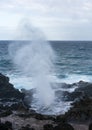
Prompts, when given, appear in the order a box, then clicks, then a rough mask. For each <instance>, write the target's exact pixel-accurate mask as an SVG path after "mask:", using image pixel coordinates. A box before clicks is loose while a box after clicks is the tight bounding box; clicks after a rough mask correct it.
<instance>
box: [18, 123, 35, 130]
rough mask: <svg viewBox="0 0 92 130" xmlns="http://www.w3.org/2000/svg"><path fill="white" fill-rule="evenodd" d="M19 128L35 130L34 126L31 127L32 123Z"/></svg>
mask: <svg viewBox="0 0 92 130" xmlns="http://www.w3.org/2000/svg"><path fill="white" fill-rule="evenodd" d="M19 130H35V129H34V128H30V125H29V124H28V125H26V126H23V127H22V128H21V129H19Z"/></svg>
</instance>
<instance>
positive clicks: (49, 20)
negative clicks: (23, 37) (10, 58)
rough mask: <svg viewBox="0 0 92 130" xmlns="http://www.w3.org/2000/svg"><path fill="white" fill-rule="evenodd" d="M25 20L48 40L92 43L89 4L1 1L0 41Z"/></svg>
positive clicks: (84, 0) (61, 0)
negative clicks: (88, 41) (40, 31)
mask: <svg viewBox="0 0 92 130" xmlns="http://www.w3.org/2000/svg"><path fill="white" fill-rule="evenodd" d="M26 18H27V19H28V20H29V21H30V22H31V23H32V25H33V26H35V27H37V28H39V29H40V30H42V32H44V34H45V35H46V37H47V39H48V40H92V0H0V39H1V40H12V38H13V37H14V35H15V32H16V29H17V28H18V26H19V24H20V21H21V22H22V21H23V20H24V19H26Z"/></svg>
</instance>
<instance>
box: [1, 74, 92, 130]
mask: <svg viewBox="0 0 92 130" xmlns="http://www.w3.org/2000/svg"><path fill="white" fill-rule="evenodd" d="M74 86H76V88H75V90H74V91H71V92H68V91H63V92H62V91H59V90H55V95H56V96H57V98H58V99H60V100H62V99H63V100H64V101H74V102H73V103H72V104H71V105H72V107H71V108H70V110H69V111H68V112H66V113H65V114H63V115H57V116H56V115H52V116H51V115H42V114H39V113H37V112H35V111H34V110H31V109H29V107H30V105H29V104H31V100H32V96H33V94H34V93H35V90H34V89H32V90H30V91H27V90H24V89H22V90H21V92H20V91H19V90H18V89H15V88H14V86H13V85H12V84H11V83H9V78H8V77H7V76H4V75H2V74H0V119H1V122H0V128H2V130H39V129H40V130H49V128H50V130H59V129H60V130H61V129H62V130H66V129H69V130H74V128H73V127H72V126H75V125H70V124H71V122H72V123H73V122H76V123H77V122H78V123H80V122H82V123H84V124H85V122H88V121H89V122H92V84H91V83H88V82H84V81H80V82H78V83H74V84H63V87H62V85H60V84H59V87H62V88H63V89H65V88H66V89H70V88H73V87H74ZM54 89H55V88H54ZM29 97H31V100H29ZM7 121H8V122H7ZM6 122H7V123H6ZM90 124H91V123H90ZM88 125H89V124H87V126H88ZM6 126H7V128H6ZM8 126H9V128H8ZM90 127H91V125H90ZM87 128H88V127H87ZM75 130H79V129H76V127H75ZM85 130H86V129H85Z"/></svg>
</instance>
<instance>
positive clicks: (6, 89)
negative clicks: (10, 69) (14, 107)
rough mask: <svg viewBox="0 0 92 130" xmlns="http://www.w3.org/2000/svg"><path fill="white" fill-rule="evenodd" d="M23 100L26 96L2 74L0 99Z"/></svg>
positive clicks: (0, 75)
mask: <svg viewBox="0 0 92 130" xmlns="http://www.w3.org/2000/svg"><path fill="white" fill-rule="evenodd" d="M7 98H15V99H23V98H24V94H23V93H21V92H20V91H19V90H18V89H15V88H14V86H13V85H12V84H11V83H9V78H8V77H6V76H4V75H2V74H1V73H0V99H7Z"/></svg>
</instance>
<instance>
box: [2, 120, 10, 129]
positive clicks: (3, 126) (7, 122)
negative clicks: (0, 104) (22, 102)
mask: <svg viewBox="0 0 92 130" xmlns="http://www.w3.org/2000/svg"><path fill="white" fill-rule="evenodd" d="M0 130H13V128H12V123H11V122H9V121H6V122H5V123H2V122H0Z"/></svg>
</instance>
